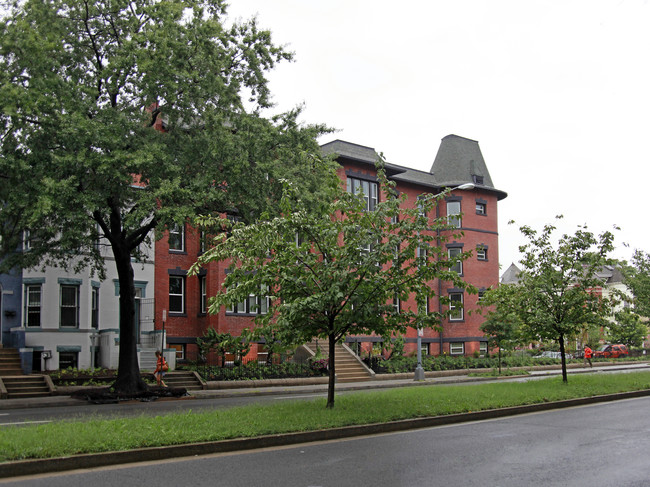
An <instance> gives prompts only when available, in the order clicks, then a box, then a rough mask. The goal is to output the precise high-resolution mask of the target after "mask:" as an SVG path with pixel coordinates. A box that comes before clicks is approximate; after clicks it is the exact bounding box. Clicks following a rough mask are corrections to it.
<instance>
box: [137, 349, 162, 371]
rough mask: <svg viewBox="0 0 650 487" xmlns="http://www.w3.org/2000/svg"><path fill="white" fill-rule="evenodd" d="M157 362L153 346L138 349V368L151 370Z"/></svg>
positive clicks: (154, 368)
mask: <svg viewBox="0 0 650 487" xmlns="http://www.w3.org/2000/svg"><path fill="white" fill-rule="evenodd" d="M157 363H158V362H157V359H156V349H155V348H143V349H142V350H140V364H139V365H140V370H143V371H148V372H153V371H154V370H156V364H157Z"/></svg>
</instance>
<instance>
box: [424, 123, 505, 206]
mask: <svg viewBox="0 0 650 487" xmlns="http://www.w3.org/2000/svg"><path fill="white" fill-rule="evenodd" d="M430 172H431V173H432V174H433V175H434V176H435V178H436V180H437V181H439V183H440V184H441V185H443V186H458V185H461V184H465V183H476V178H475V176H477V177H479V178H482V180H483V182H482V183H481V184H476V186H477V187H479V188H490V189H495V188H494V184H492V178H491V177H490V172H489V171H488V168H487V165H486V164H485V159H483V154H482V153H481V148H480V147H479V145H478V142H477V141H475V140H472V139H467V138H465V137H459V136H458V135H447V136H446V137H443V139H442V141H441V142H440V148H439V149H438V154H437V155H436V159H435V160H434V161H433V165H432V166H431V171H430ZM500 193H502V192H500ZM505 197H506V194H505V193H503V195H502V196H500V197H499V199H502V198H505Z"/></svg>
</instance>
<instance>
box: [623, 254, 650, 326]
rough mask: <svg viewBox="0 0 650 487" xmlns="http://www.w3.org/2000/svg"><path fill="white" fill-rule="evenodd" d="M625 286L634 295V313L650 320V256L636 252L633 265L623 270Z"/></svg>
mask: <svg viewBox="0 0 650 487" xmlns="http://www.w3.org/2000/svg"><path fill="white" fill-rule="evenodd" d="M623 274H624V276H625V284H626V285H627V286H628V287H629V288H630V290H631V291H632V294H633V295H634V311H635V312H636V313H637V314H639V315H640V316H644V317H646V318H650V255H648V254H647V253H645V252H643V251H642V250H636V251H635V252H634V256H633V257H632V265H631V266H628V267H625V268H623Z"/></svg>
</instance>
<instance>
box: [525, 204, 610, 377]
mask: <svg viewBox="0 0 650 487" xmlns="http://www.w3.org/2000/svg"><path fill="white" fill-rule="evenodd" d="M560 218H561V217H560ZM555 229H556V228H555V227H554V226H553V225H550V224H549V225H545V226H544V228H543V230H542V232H541V233H538V232H537V231H536V230H533V229H532V228H530V227H529V226H523V227H521V228H520V230H521V232H522V233H523V234H524V236H525V237H526V238H527V239H528V243H527V244H524V245H522V246H521V247H520V248H519V250H520V252H521V253H522V254H523V259H522V260H521V264H522V271H521V274H520V275H519V286H520V287H521V292H520V293H519V296H520V298H521V299H520V319H521V321H522V322H523V323H524V326H525V327H528V328H529V329H530V331H531V332H532V333H533V334H534V335H536V336H538V337H539V338H541V339H544V340H553V341H556V342H557V343H558V345H559V346H560V352H561V354H562V380H563V381H564V382H567V381H568V379H567V372H566V355H565V349H564V347H565V340H566V339H568V338H571V337H574V336H575V335H576V334H577V333H578V332H579V331H580V330H581V329H582V328H583V327H584V325H585V324H588V323H599V324H601V325H602V324H604V323H605V318H606V317H607V316H608V315H609V309H610V306H609V304H610V303H609V302H608V300H607V299H605V298H602V297H601V296H599V295H598V293H597V292H595V290H596V289H597V288H599V287H601V286H602V282H601V281H600V280H599V279H598V278H597V276H596V272H597V271H598V270H599V269H600V268H601V267H602V266H603V265H605V264H607V263H609V262H610V261H609V259H608V257H607V255H608V254H609V252H611V251H612V250H613V240H614V236H613V234H612V233H611V232H603V233H602V234H601V235H600V236H598V237H596V236H594V235H593V234H592V233H591V232H589V231H588V230H587V228H586V227H579V228H578V229H577V230H576V232H575V234H573V235H569V234H565V235H563V236H562V237H561V238H560V239H559V240H558V242H557V244H556V245H555V246H554V244H553V242H552V241H551V239H552V236H553V232H554V231H555Z"/></svg>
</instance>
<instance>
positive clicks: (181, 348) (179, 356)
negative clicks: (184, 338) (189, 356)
mask: <svg viewBox="0 0 650 487" xmlns="http://www.w3.org/2000/svg"><path fill="white" fill-rule="evenodd" d="M167 347H169V348H173V349H174V350H176V361H179V360H185V344H184V343H173V344H167Z"/></svg>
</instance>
